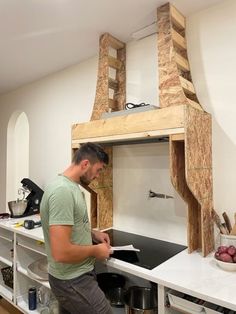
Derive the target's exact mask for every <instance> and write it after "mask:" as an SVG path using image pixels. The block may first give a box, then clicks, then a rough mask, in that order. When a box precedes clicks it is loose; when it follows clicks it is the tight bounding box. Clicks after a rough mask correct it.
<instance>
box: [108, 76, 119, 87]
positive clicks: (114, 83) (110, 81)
mask: <svg viewBox="0 0 236 314" xmlns="http://www.w3.org/2000/svg"><path fill="white" fill-rule="evenodd" d="M108 87H109V88H111V89H114V90H117V89H118V81H117V80H114V79H113V78H111V77H109V78H108Z"/></svg>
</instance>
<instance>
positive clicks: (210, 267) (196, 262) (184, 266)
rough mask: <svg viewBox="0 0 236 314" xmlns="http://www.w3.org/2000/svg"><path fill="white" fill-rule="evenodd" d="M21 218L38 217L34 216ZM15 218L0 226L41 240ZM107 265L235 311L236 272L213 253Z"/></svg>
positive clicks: (39, 230)
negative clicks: (225, 267) (221, 265)
mask: <svg viewBox="0 0 236 314" xmlns="http://www.w3.org/2000/svg"><path fill="white" fill-rule="evenodd" d="M24 219H32V220H34V221H38V220H40V219H39V216H37V215H34V216H29V217H27V218H25V217H24V218H23V220H24ZM19 221H22V218H21V219H8V220H4V219H3V220H1V221H0V227H3V228H5V229H8V230H10V231H13V232H16V233H19V234H22V235H25V236H27V237H30V238H32V239H35V240H40V241H43V232H42V227H38V228H35V229H32V230H27V229H25V228H24V227H18V228H15V227H14V223H15V222H19ZM107 265H108V266H111V267H114V268H117V269H119V270H121V271H124V272H127V273H130V274H133V275H136V276H138V277H141V278H144V279H147V280H150V281H152V282H155V283H157V284H159V285H163V286H165V287H169V288H172V289H175V290H177V291H181V292H183V293H186V294H190V295H193V296H195V297H197V298H200V299H203V300H205V301H209V302H212V303H216V304H218V305H221V306H224V307H227V308H230V309H232V310H235V311H236V272H227V271H224V270H222V269H220V268H219V267H218V266H217V264H216V262H215V260H214V258H213V255H210V256H208V257H205V258H203V257H202V255H201V253H199V252H194V253H192V254H188V253H187V250H184V251H182V252H180V253H178V254H177V255H175V256H173V257H172V258H170V259H169V260H167V261H166V262H164V263H162V264H161V265H159V266H157V267H155V268H154V269H152V270H148V269H145V268H142V267H140V266H136V265H133V264H130V263H127V262H124V261H121V260H118V259H114V258H111V259H109V260H108V261H107Z"/></svg>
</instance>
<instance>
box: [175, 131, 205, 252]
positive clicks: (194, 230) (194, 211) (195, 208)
mask: <svg viewBox="0 0 236 314" xmlns="http://www.w3.org/2000/svg"><path fill="white" fill-rule="evenodd" d="M170 175H171V182H172V184H173V186H174V187H175V189H176V191H177V192H178V193H179V195H180V196H181V197H182V198H183V200H184V201H185V202H186V204H187V205H188V209H187V210H188V212H187V241H188V252H189V253H192V252H193V251H195V250H197V249H199V248H201V232H200V230H201V209H200V205H199V203H198V201H197V200H196V198H195V197H194V196H193V194H192V192H191V191H190V190H189V187H188V185H187V182H186V175H185V144H184V141H180V140H179V139H178V140H175V136H171V137H170Z"/></svg>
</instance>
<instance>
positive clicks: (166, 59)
mask: <svg viewBox="0 0 236 314" xmlns="http://www.w3.org/2000/svg"><path fill="white" fill-rule="evenodd" d="M157 28H158V40H157V44H158V69H159V99H160V107H162V108H163V107H168V106H175V105H184V104H188V101H187V99H186V96H185V94H184V92H183V89H182V86H181V83H180V79H179V71H178V67H177V64H176V60H175V49H174V46H173V40H172V22H171V15H170V4H169V3H166V4H165V5H163V6H161V7H159V8H158V9H157Z"/></svg>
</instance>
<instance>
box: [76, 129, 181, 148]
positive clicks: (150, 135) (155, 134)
mask: <svg viewBox="0 0 236 314" xmlns="http://www.w3.org/2000/svg"><path fill="white" fill-rule="evenodd" d="M183 132H184V128H175V129H164V130H158V131H148V132H138V133H129V134H125V135H124V134H121V135H110V136H100V137H90V138H84V139H78V140H72V145H73V146H74V147H75V148H77V147H78V146H79V144H82V143H87V142H94V143H117V142H122V143H125V142H129V141H137V140H150V139H155V138H156V139H158V138H160V137H163V136H165V137H166V136H169V135H171V134H175V135H176V134H178V133H180V134H183Z"/></svg>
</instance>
